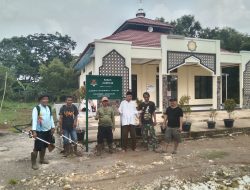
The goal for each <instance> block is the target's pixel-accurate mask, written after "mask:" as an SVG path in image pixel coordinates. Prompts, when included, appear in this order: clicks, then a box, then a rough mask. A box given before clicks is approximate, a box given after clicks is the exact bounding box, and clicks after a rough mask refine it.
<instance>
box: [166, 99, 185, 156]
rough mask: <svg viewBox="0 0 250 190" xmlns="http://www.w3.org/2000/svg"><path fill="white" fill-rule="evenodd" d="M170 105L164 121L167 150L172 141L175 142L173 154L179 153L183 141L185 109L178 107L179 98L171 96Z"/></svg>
mask: <svg viewBox="0 0 250 190" xmlns="http://www.w3.org/2000/svg"><path fill="white" fill-rule="evenodd" d="M169 101H170V106H169V107H168V108H167V109H166V112H165V113H164V123H163V126H165V127H166V131H165V140H166V144H165V151H167V148H168V145H169V143H170V142H172V141H173V142H174V149H173V152H172V154H176V153H177V148H178V145H179V143H180V142H181V130H182V123H183V111H182V109H181V108H180V107H178V104H177V99H176V98H171V99H170V100H169Z"/></svg>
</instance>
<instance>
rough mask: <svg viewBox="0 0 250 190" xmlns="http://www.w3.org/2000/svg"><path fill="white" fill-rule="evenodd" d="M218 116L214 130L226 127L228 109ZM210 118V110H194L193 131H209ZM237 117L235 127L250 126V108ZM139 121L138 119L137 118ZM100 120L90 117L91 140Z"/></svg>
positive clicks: (82, 119) (82, 120)
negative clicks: (208, 122) (225, 120)
mask: <svg viewBox="0 0 250 190" xmlns="http://www.w3.org/2000/svg"><path fill="white" fill-rule="evenodd" d="M217 113H218V114H217V116H216V128H215V129H212V130H222V129H225V127H224V121H223V119H226V118H228V114H227V112H226V111H218V112H217ZM161 116H162V114H157V123H158V124H157V126H156V127H155V129H156V133H157V134H160V131H161V129H160V125H161V123H162V121H163V119H162V118H161ZM208 118H209V111H203V112H192V113H191V115H190V120H191V122H192V126H191V131H192V132H193V131H194V132H197V131H209V130H211V129H208V128H207V123H206V121H207V120H208ZM233 118H234V119H235V123H234V127H235V128H245V127H250V109H242V110H236V111H235V112H234V114H233ZM137 123H138V120H137ZM79 128H81V129H84V130H86V116H85V113H83V112H80V114H79ZM97 128H98V122H97V121H96V120H95V119H94V117H90V118H89V140H90V141H93V140H96V135H97ZM120 133H121V132H120V117H119V116H116V130H115V131H114V133H113V134H114V138H115V139H120Z"/></svg>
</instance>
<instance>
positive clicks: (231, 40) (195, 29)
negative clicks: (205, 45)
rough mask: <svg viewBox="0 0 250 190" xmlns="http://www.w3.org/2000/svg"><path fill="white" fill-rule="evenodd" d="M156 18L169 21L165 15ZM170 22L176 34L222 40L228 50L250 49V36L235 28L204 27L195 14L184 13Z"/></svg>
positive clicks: (222, 44) (224, 47)
mask: <svg viewBox="0 0 250 190" xmlns="http://www.w3.org/2000/svg"><path fill="white" fill-rule="evenodd" d="M156 20H158V21H160V22H164V23H169V22H167V21H166V20H165V18H163V17H160V18H156ZM170 24H171V25H173V26H174V29H173V33H174V34H177V35H184V36H186V37H199V38H204V39H216V40H220V41H221V48H223V49H225V50H228V51H233V52H239V51H241V50H247V51H250V36H249V35H247V34H243V33H240V32H238V31H237V30H235V29H233V28H230V27H224V28H218V27H215V28H208V27H206V28H202V26H201V24H200V22H199V21H197V20H195V17H194V16H193V15H184V16H182V17H180V18H178V19H176V20H174V21H171V22H170Z"/></svg>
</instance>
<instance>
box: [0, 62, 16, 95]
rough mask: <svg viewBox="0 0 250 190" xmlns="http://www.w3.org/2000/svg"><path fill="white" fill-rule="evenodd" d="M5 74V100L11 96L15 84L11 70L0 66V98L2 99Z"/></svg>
mask: <svg viewBox="0 0 250 190" xmlns="http://www.w3.org/2000/svg"><path fill="white" fill-rule="evenodd" d="M6 72H7V73H8V75H7V88H6V99H7V98H9V97H11V96H12V95H13V89H12V87H13V85H14V83H15V77H14V75H13V71H12V70H11V69H9V68H7V67H5V66H3V65H1V64H0V97H2V95H3V91H4V82H5V76H6Z"/></svg>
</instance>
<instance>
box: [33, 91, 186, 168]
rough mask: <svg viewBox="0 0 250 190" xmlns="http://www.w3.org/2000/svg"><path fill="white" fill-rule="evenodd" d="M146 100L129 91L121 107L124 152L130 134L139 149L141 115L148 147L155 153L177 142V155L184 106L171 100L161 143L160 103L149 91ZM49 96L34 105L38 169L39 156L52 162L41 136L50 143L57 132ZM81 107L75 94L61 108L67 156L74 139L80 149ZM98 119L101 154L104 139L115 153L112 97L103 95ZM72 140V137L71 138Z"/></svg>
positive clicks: (145, 143) (34, 131)
mask: <svg viewBox="0 0 250 190" xmlns="http://www.w3.org/2000/svg"><path fill="white" fill-rule="evenodd" d="M143 98H144V101H143V102H142V103H141V104H140V105H139V106H136V104H135V102H134V101H132V92H130V91H128V92H127V93H126V97H125V100H123V101H122V102H121V104H120V106H119V109H118V110H119V113H120V116H121V125H122V127H121V130H122V151H123V152H126V151H127V149H128V134H129V133H130V137H131V148H132V150H133V151H136V150H137V149H136V118H139V126H140V127H141V130H142V139H143V144H144V146H145V149H147V150H153V151H155V152H167V148H168V145H169V143H170V142H171V141H174V150H173V152H172V153H173V154H176V153H177V147H178V144H179V143H180V141H181V136H180V132H181V129H182V118H183V112H182V109H181V108H179V107H178V104H177V100H176V99H175V98H172V99H170V106H169V107H168V108H167V109H166V112H165V113H164V122H163V127H164V128H166V131H165V143H163V144H162V145H161V146H158V141H157V137H156V134H155V126H156V124H157V121H156V113H155V111H156V106H155V103H154V102H152V101H150V94H149V93H148V92H145V93H144V94H143ZM48 102H49V96H48V95H42V96H40V97H39V105H37V106H36V107H34V109H33V111H32V136H33V138H34V139H35V143H34V149H33V152H32V153H31V162H32V168H33V169H35V170H36V169H38V165H37V161H36V160H37V156H38V153H39V155H40V163H41V164H48V163H49V162H48V161H47V160H46V159H45V153H46V148H47V147H48V143H45V142H43V141H40V140H39V139H37V137H39V138H40V139H43V140H45V141H47V142H49V143H52V142H53V134H54V132H55V124H54V120H53V115H52V111H51V107H50V106H49V105H48ZM78 114H79V112H78V109H77V107H76V106H75V105H74V104H73V97H71V96H67V97H66V102H65V105H63V106H62V107H61V109H60V112H59V115H60V119H59V128H60V134H61V136H62V137H64V138H63V144H64V151H63V152H64V155H65V156H68V155H69V153H70V147H71V144H72V142H73V145H74V148H73V151H74V153H75V154H76V155H79V154H78V152H77V132H76V126H77V117H78ZM95 119H96V120H98V132H97V156H99V155H101V153H102V150H103V149H104V139H106V140H107V144H108V147H109V153H113V132H114V131H115V112H114V110H113V108H112V107H111V106H110V105H109V99H108V97H102V99H101V107H100V108H98V110H97V112H96V116H95ZM69 139H71V140H69Z"/></svg>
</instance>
